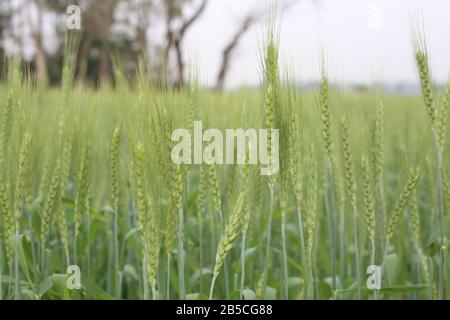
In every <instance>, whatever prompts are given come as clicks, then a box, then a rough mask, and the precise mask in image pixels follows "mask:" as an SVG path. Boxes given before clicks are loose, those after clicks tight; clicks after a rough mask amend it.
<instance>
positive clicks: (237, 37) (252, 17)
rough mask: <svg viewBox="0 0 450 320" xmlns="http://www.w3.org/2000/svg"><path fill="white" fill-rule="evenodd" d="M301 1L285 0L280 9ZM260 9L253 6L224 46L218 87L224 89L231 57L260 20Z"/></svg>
mask: <svg viewBox="0 0 450 320" xmlns="http://www.w3.org/2000/svg"><path fill="white" fill-rule="evenodd" d="M300 1H306V0H289V1H283V2H282V4H281V6H280V11H282V12H285V11H286V10H288V9H290V8H291V7H292V6H293V5H295V4H297V3H298V2H300ZM308 1H312V2H313V3H316V4H317V3H318V0H308ZM260 12H261V11H260V10H257V8H253V9H252V10H251V11H250V12H249V13H248V14H247V15H246V16H245V17H244V19H243V20H242V22H241V24H240V25H239V28H238V29H237V30H236V32H235V33H234V35H233V37H232V38H231V40H230V42H229V43H228V44H227V45H226V46H225V47H224V49H223V50H222V63H221V65H220V68H219V72H218V74H217V80H216V89H217V90H222V89H223V88H224V85H225V79H226V75H227V73H228V71H229V69H230V65H231V58H232V54H233V52H234V51H235V50H236V48H237V47H238V46H239V43H240V41H241V39H242V37H243V36H244V35H245V33H246V32H247V31H248V30H249V29H250V27H251V26H252V25H253V24H255V23H256V22H258V21H259V20H260V19H261V18H262V17H263V15H261V14H260Z"/></svg>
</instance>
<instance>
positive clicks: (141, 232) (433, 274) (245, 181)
mask: <svg viewBox="0 0 450 320" xmlns="http://www.w3.org/2000/svg"><path fill="white" fill-rule="evenodd" d="M415 39H416V41H414V45H413V55H412V56H413V57H414V58H415V62H416V64H417V70H418V72H417V74H418V77H417V81H418V83H420V85H421V88H422V93H423V94H422V95H421V96H419V95H393V94H385V93H383V92H382V91H380V90H375V89H374V90H368V91H361V92H348V91H341V90H338V89H336V88H334V87H333V86H331V85H330V84H329V82H328V76H327V68H326V67H325V66H324V67H323V69H322V76H321V81H320V83H317V86H316V87H315V88H313V89H311V90H301V89H300V87H299V86H298V85H296V84H293V83H292V82H291V81H290V79H289V78H283V77H281V76H280V74H281V72H280V70H279V66H278V54H279V53H278V47H277V42H276V39H274V38H273V37H271V36H269V37H268V40H267V42H266V45H265V46H264V50H263V52H262V54H261V55H262V59H261V60H262V62H263V63H262V64H263V67H262V69H263V72H262V80H261V86H260V88H259V89H257V90H256V89H255V90H237V91H233V92H223V93H222V92H212V91H208V90H207V89H204V88H201V87H200V86H199V85H198V83H197V82H196V81H195V77H192V79H193V80H191V81H190V83H189V84H188V86H187V87H186V89H182V90H174V89H171V88H168V87H158V86H154V85H152V83H151V82H150V81H149V80H148V79H149V78H150V77H149V76H148V74H147V69H146V67H145V63H142V65H141V67H140V69H139V72H138V76H137V78H136V79H133V80H129V79H126V78H125V76H124V75H123V73H122V71H121V68H120V67H119V66H115V78H116V86H115V87H114V88H112V87H111V88H103V89H101V90H94V89H92V88H87V87H83V86H81V85H77V84H76V83H75V84H74V83H72V82H73V81H72V78H73V70H72V67H71V66H72V65H73V63H72V61H73V60H72V59H73V57H72V55H71V50H70V46H68V49H67V50H66V56H65V64H64V75H63V81H62V85H61V87H60V88H40V87H39V86H36V85H35V83H34V82H33V81H32V77H31V75H29V74H27V73H23V72H20V70H19V66H18V64H17V63H15V62H14V61H13V60H12V61H10V63H9V78H8V82H7V84H6V85H4V86H2V87H1V88H0V223H1V224H0V226H1V228H0V277H1V278H0V299H208V298H209V299H446V298H447V297H449V293H448V291H449V285H450V274H449V267H448V265H447V262H446V260H447V235H448V232H449V224H448V222H447V220H448V217H447V216H448V214H449V213H450V180H449V179H450V177H449V175H448V171H449V170H450V167H449V166H448V161H447V159H448V156H449V151H448V150H449V148H448V147H449V145H448V143H449V142H448V139H446V138H447V137H448V134H447V132H446V127H447V122H448V108H449V95H450V86H447V87H444V88H437V87H436V86H434V85H433V79H432V78H431V70H429V65H430V63H429V59H432V57H429V56H428V55H427V52H426V50H425V42H424V41H425V40H424V39H423V38H422V37H420V35H418V36H416V37H415ZM405 58H408V57H405ZM289 71H292V72H294V71H293V70H289ZM194 121H202V122H203V125H204V127H208V128H219V129H220V130H225V129H226V128H243V129H247V128H258V129H259V128H268V129H278V130H279V141H280V143H279V172H278V173H277V174H275V175H272V176H263V175H260V174H259V167H258V166H257V165H250V164H249V163H246V164H243V165H217V164H200V165H198V164H197V165H176V164H174V163H173V162H172V161H171V156H170V154H171V150H172V147H173V145H174V143H173V141H171V133H172V131H173V130H174V129H176V128H187V129H188V130H191V129H192V127H193V123H194ZM270 138H271V137H269V139H270ZM69 266H77V267H78V268H79V271H80V275H81V278H80V280H81V283H80V287H79V288H77V287H76V286H75V288H73V287H72V288H71V287H70V286H69V285H68V283H69V282H68V280H69V278H71V275H72V272H71V271H69V270H68V267H69ZM370 266H372V268H373V267H375V270H380V274H379V276H380V278H379V280H380V287H378V288H370V287H368V285H367V282H368V279H369V277H370V276H371V275H373V274H374V273H373V271H371V270H373V269H371V267H370ZM377 268H378V269H377ZM368 272H369V273H368Z"/></svg>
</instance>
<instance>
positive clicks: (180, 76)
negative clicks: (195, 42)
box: [163, 0, 208, 87]
mask: <svg viewBox="0 0 450 320" xmlns="http://www.w3.org/2000/svg"><path fill="white" fill-rule="evenodd" d="M191 2H193V1H192V0H167V1H165V13H166V46H165V51H164V59H163V64H164V68H165V70H166V72H168V66H169V62H170V61H169V58H170V52H171V50H172V49H173V50H174V51H175V57H176V68H177V78H176V81H175V85H176V86H177V87H183V86H184V84H185V76H184V69H185V62H184V57H183V51H182V43H183V40H184V37H185V35H186V33H187V31H188V30H189V29H190V28H191V27H192V25H193V24H194V23H195V22H196V21H197V20H198V18H200V16H201V15H202V13H203V12H204V11H205V9H206V5H207V3H208V0H201V3H200V4H199V5H198V6H197V8H196V9H195V10H194V12H193V13H192V14H191V16H189V17H186V16H185V14H184V12H183V8H184V7H186V6H188V5H189V4H190V3H191ZM177 25H178V27H176V26H177Z"/></svg>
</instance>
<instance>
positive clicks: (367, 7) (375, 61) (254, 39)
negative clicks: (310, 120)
mask: <svg viewBox="0 0 450 320" xmlns="http://www.w3.org/2000/svg"><path fill="white" fill-rule="evenodd" d="M266 3H267V1H266V0H210V1H209V6H208V7H207V9H206V11H205V13H204V15H203V16H202V17H201V19H200V20H199V21H198V22H197V23H196V24H195V25H194V26H193V27H192V29H191V30H190V32H189V34H188V35H187V39H186V41H185V43H184V45H185V48H184V49H185V50H186V54H187V56H188V59H189V61H190V62H193V63H194V64H195V65H198V66H199V70H200V75H201V79H202V82H203V83H204V84H208V85H213V84H214V83H215V79H216V74H217V71H218V68H219V63H220V53H221V50H222V48H223V46H224V45H225V43H227V42H228V41H229V39H230V37H231V36H232V34H233V33H234V30H235V29H236V28H237V25H238V24H237V22H238V21H240V18H242V17H243V16H244V15H245V14H246V13H247V12H248V10H251V9H252V8H255V7H258V6H259V7H260V8H262V9H264V8H266ZM419 12H423V18H424V21H425V29H426V37H427V41H428V50H429V53H430V55H431V60H432V67H433V75H434V78H435V80H436V81H438V82H445V81H446V80H447V78H448V76H449V74H450V41H449V35H450V1H449V0H319V5H318V6H317V5H314V4H311V3H308V2H306V1H305V2H303V3H299V4H297V5H295V6H293V7H291V8H290V9H289V10H288V11H287V12H285V14H284V16H283V19H282V20H281V27H280V65H281V67H282V68H283V66H286V65H290V66H291V69H292V66H293V69H292V70H290V71H291V72H294V73H295V75H296V76H297V77H298V78H299V79H301V80H302V81H303V82H307V81H311V80H314V79H316V78H317V75H318V70H319V66H320V58H321V52H322V48H325V53H326V57H327V60H328V65H329V69H330V74H331V77H332V78H334V79H335V80H336V81H337V82H338V83H340V84H349V83H365V84H371V83H372V82H373V81H374V80H376V81H378V80H381V81H383V82H385V83H389V84H396V83H400V82H408V83H411V82H415V81H416V73H415V70H414V64H413V60H412V53H411V45H410V40H409V39H410V21H411V17H412V16H413V15H415V14H417V13H419ZM263 25H264V20H263V23H262V25H259V26H256V27H254V28H252V29H251V30H250V31H249V32H248V34H247V35H246V37H245V38H243V39H242V40H243V41H242V42H241V44H240V46H239V48H238V49H237V51H236V52H235V55H236V56H235V59H234V60H233V65H232V69H231V70H230V73H229V74H228V78H227V87H229V88H230V87H237V86H240V85H255V84H258V83H259V79H260V77H259V74H260V66H259V61H260V57H259V56H260V55H259V47H260V44H261V41H260V40H261V38H262V34H263V32H262V31H263Z"/></svg>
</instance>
